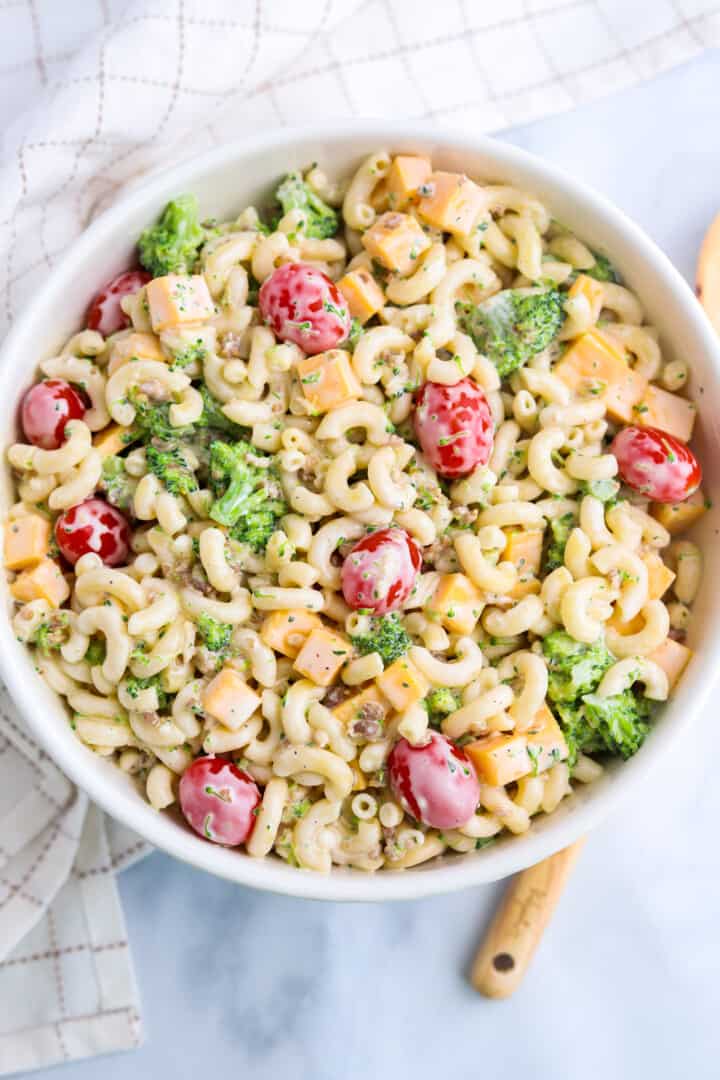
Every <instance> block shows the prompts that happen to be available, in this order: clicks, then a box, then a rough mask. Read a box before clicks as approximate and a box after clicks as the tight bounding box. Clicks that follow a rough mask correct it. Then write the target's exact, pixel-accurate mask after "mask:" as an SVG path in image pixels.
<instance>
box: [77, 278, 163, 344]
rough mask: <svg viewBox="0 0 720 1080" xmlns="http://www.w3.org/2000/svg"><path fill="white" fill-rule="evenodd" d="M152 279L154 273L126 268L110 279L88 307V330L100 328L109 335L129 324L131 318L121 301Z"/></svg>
mask: <svg viewBox="0 0 720 1080" xmlns="http://www.w3.org/2000/svg"><path fill="white" fill-rule="evenodd" d="M151 279H152V274H148V273H146V272H145V270H125V271H124V272H123V273H122V274H118V276H117V277H114V278H113V279H112V281H108V283H107V285H104V286H103V287H102V289H101V290H100V292H99V293H98V294H97V295H96V296H95V297H94V299H93V300H92V301H91V302H90V307H89V308H88V309H87V315H86V317H85V322H86V324H87V328H88V330H98V331H99V332H100V333H101V334H102V336H103V337H108V335H109V334H115V333H116V332H117V331H118V330H124V329H125V328H126V327H127V326H129V325H130V319H129V318H128V316H127V315H126V314H125V312H124V311H123V309H122V308H121V307H120V301H121V300H122V298H123V297H124V296H129V295H130V294H131V293H135V292H137V291H138V289H141V288H142V287H143V285H147V283H148V281H150V280H151Z"/></svg>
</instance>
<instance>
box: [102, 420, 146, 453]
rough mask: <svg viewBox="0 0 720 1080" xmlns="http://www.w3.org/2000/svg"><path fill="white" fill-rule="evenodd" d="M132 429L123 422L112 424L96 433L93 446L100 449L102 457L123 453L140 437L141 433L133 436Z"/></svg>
mask: <svg viewBox="0 0 720 1080" xmlns="http://www.w3.org/2000/svg"><path fill="white" fill-rule="evenodd" d="M132 430H133V429H132V428H131V427H124V426H123V425H122V424H110V426H109V427H106V428H105V429H104V430H103V431H98V432H97V434H96V435H93V441H92V442H93V446H94V447H95V449H96V450H99V451H100V456H101V457H103V458H106V457H113V455H115V454H119V453H121V452H122V451H123V450H124V449H125V447H126V446H129V445H130V443H132V442H134V441H135V439H138V438H140V436H139V434H138V435H135V436H133V435H132Z"/></svg>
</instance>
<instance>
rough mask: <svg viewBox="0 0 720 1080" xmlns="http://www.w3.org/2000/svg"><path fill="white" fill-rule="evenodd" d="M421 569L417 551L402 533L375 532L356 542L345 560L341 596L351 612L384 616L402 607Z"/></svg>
mask: <svg viewBox="0 0 720 1080" xmlns="http://www.w3.org/2000/svg"><path fill="white" fill-rule="evenodd" d="M421 566H422V555H421V554H420V548H419V547H418V546H417V544H416V543H415V541H414V540H413V539H412V538H411V537H410V536H408V534H407V533H406V532H405V530H404V529H396V528H393V529H379V530H378V531H377V532H374V533H370V534H369V535H368V536H365V537H363V539H362V540H358V542H357V544H356V545H355V547H354V548H353V549H352V551H351V552H350V553H349V554H348V555H347V556H346V557H345V562H344V563H343V566H342V570H341V572H340V573H341V578H342V591H343V596H344V597H345V600H346V601H347V603H348V604H349V605H350V607H351V608H354V609H355V610H357V609H358V608H367V609H368V611H371V612H372V613H373V615H385V614H386V613H387V612H388V611H395V609H396V608H399V607H401V606H402V605H403V604H404V603H405V601H406V600H407V598H408V596H409V595H410V593H411V592H412V589H413V585H414V584H415V578H416V577H417V574H418V571H419V569H420V567H421Z"/></svg>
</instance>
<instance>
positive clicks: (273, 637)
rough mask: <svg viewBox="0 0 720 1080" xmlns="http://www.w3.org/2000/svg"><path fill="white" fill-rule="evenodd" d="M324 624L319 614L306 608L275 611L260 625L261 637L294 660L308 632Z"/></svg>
mask: <svg viewBox="0 0 720 1080" xmlns="http://www.w3.org/2000/svg"><path fill="white" fill-rule="evenodd" d="M322 625H323V622H322V619H321V618H320V617H319V616H318V615H316V614H315V613H314V612H312V611H306V610H305V609H304V608H291V609H289V610H286V611H273V613H272V615H268V616H267V617H266V618H265V620H264V622H263V624H262V626H261V627H260V638H261V640H262V641H263V642H264V643H265V644H266V645H269V646H270V648H271V649H274V650H275V652H279V653H282V655H283V656H289V657H290V659H291V660H294V659H295V657H296V656H297V654H298V653H299V652H300V650H301V649H302V647H303V645H304V644H305V641H306V639H307V636H308V634H310V633H311V632H312V631H313V630H319V629H320V628H321V627H322Z"/></svg>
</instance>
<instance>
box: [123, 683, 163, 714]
mask: <svg viewBox="0 0 720 1080" xmlns="http://www.w3.org/2000/svg"><path fill="white" fill-rule="evenodd" d="M124 685H125V689H126V691H127V692H128V694H129V695H130V697H131V698H133V699H134V698H137V697H139V695H140V693H141V692H142V691H143V690H150V689H153V690H155V692H156V694H157V699H158V709H164V708H165V706H166V705H167V703H168V695H167V693H166V692H165V691H164V690H163V688H162V687H161V686H160V676H159V675H150V676H148V677H147V678H146V679H140V678H138V676H137V675H128V676H126V678H125V684H124Z"/></svg>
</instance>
